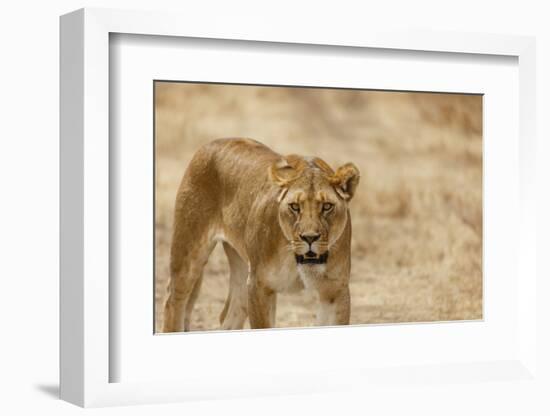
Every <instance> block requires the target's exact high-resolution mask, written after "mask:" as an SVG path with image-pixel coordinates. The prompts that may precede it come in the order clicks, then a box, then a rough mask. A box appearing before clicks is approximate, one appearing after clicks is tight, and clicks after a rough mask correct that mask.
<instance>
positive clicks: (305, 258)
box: [296, 250, 328, 264]
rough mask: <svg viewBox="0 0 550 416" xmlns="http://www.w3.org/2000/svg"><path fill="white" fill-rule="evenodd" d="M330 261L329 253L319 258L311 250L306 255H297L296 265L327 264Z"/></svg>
mask: <svg viewBox="0 0 550 416" xmlns="http://www.w3.org/2000/svg"><path fill="white" fill-rule="evenodd" d="M327 259H328V251H327V252H325V253H323V254H320V255H319V256H317V254H315V253H314V252H313V251H311V250H309V251H308V252H307V253H306V254H305V255H304V254H296V263H298V264H325V263H326V262H327Z"/></svg>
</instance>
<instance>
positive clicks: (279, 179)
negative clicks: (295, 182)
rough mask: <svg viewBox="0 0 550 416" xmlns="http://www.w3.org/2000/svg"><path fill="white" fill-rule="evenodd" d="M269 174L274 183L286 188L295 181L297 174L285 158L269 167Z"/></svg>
mask: <svg viewBox="0 0 550 416" xmlns="http://www.w3.org/2000/svg"><path fill="white" fill-rule="evenodd" d="M268 174H269V179H271V181H272V182H274V183H275V184H276V185H278V186H280V187H281V188H284V187H286V186H288V184H289V182H290V181H291V180H292V179H294V177H295V175H296V172H295V170H294V168H293V167H292V166H290V165H289V163H288V161H287V160H286V159H285V158H281V159H279V160H278V161H277V162H275V163H273V164H272V165H271V166H270V167H269V169H268Z"/></svg>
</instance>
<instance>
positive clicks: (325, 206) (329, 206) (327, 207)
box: [323, 202, 334, 212]
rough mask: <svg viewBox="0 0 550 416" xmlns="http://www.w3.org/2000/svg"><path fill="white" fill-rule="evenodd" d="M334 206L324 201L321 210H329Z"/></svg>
mask: <svg viewBox="0 0 550 416" xmlns="http://www.w3.org/2000/svg"><path fill="white" fill-rule="evenodd" d="M332 208H334V204H331V203H330V202H325V203H324V204H323V212H329V211H331V210H332Z"/></svg>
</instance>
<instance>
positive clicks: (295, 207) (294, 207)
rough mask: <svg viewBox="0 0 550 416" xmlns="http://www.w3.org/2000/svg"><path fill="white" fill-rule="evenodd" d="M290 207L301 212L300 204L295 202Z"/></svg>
mask: <svg viewBox="0 0 550 416" xmlns="http://www.w3.org/2000/svg"><path fill="white" fill-rule="evenodd" d="M290 209H291V210H292V211H294V212H300V205H299V204H296V203H295V202H293V203H292V204H290Z"/></svg>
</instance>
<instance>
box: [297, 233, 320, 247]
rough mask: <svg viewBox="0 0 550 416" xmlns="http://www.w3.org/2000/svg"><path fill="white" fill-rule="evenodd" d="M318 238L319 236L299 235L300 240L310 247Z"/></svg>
mask: <svg viewBox="0 0 550 416" xmlns="http://www.w3.org/2000/svg"><path fill="white" fill-rule="evenodd" d="M319 236H320V235H319V234H300V238H301V239H302V240H304V241H305V242H306V243H308V244H309V245H312V244H313V243H314V242H315V241H317V240H318V239H319Z"/></svg>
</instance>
